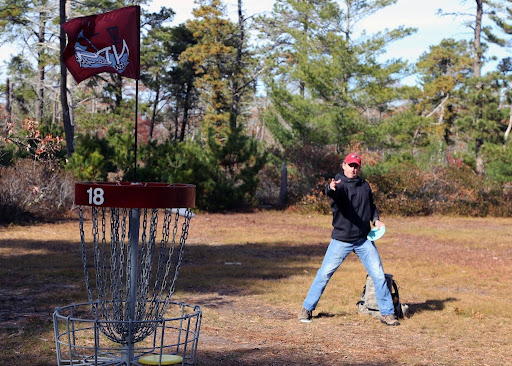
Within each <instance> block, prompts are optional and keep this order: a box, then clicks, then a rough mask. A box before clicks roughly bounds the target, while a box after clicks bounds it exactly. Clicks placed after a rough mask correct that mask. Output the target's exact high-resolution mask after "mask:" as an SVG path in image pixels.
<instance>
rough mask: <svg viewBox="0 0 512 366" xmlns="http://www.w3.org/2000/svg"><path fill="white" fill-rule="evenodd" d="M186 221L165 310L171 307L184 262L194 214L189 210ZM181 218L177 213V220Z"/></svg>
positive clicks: (182, 227)
mask: <svg viewBox="0 0 512 366" xmlns="http://www.w3.org/2000/svg"><path fill="white" fill-rule="evenodd" d="M183 216H184V221H183V224H182V226H181V238H180V244H179V251H178V260H177V261H176V262H175V265H174V276H173V278H172V282H171V283H170V286H169V292H168V293H167V296H166V298H165V306H164V309H165V308H167V306H168V305H169V302H170V301H171V296H172V294H173V293H174V290H175V287H176V279H177V278H178V273H179V270H180V266H181V261H182V260H183V253H184V249H185V242H186V241H187V238H188V229H189V226H190V219H191V218H192V212H191V211H190V210H189V209H188V208H187V210H186V211H185V215H183ZM178 217H179V211H178V212H176V218H178ZM177 224H178V221H177V220H176V223H175V226H177Z"/></svg>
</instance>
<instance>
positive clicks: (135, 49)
mask: <svg viewBox="0 0 512 366" xmlns="http://www.w3.org/2000/svg"><path fill="white" fill-rule="evenodd" d="M62 28H63V29H64V31H65V32H66V34H67V35H68V44H67V45H66V48H65V49H64V52H63V54H62V59H63V62H64V64H65V65H66V67H67V68H68V70H69V72H70V73H71V74H72V75H73V77H74V78H75V80H76V82H77V83H80V82H81V81H83V80H85V79H88V78H90V77H91V76H94V75H97V74H99V73H102V72H110V73H119V74H121V75H123V76H126V77H129V78H132V79H140V7H139V6H138V5H136V6H129V7H126V8H121V9H116V10H113V11H109V12H108V13H103V14H98V15H90V16H87V17H80V18H74V19H71V20H70V21H68V22H66V23H64V24H62Z"/></svg>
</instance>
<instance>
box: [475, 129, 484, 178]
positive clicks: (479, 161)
mask: <svg viewBox="0 0 512 366" xmlns="http://www.w3.org/2000/svg"><path fill="white" fill-rule="evenodd" d="M483 144H484V140H483V139H482V138H478V139H476V141H475V170H476V174H478V175H484V174H485V169H484V159H483V158H482V156H481V155H480V149H481V148H482V145H483Z"/></svg>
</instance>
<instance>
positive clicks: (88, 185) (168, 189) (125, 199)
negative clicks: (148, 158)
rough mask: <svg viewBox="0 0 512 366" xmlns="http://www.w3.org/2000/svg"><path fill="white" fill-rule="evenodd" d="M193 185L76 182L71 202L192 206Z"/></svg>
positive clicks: (175, 206)
mask: <svg viewBox="0 0 512 366" xmlns="http://www.w3.org/2000/svg"><path fill="white" fill-rule="evenodd" d="M195 200H196V186H195V185H194V184H185V183H156V182H77V183H75V205H78V206H97V207H119V208H193V207H195Z"/></svg>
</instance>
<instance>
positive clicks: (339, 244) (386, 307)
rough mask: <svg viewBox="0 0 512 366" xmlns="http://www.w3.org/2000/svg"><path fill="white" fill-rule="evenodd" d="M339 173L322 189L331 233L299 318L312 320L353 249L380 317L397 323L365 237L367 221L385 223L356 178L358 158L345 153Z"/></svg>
mask: <svg viewBox="0 0 512 366" xmlns="http://www.w3.org/2000/svg"><path fill="white" fill-rule="evenodd" d="M342 169H343V173H342V174H337V175H336V177H335V178H334V179H332V180H331V182H330V183H329V185H328V186H327V187H326V189H325V193H326V194H327V196H329V197H330V198H331V210H332V213H333V217H332V226H333V230H332V234H331V243H330V244H329V247H328V248H327V252H326V253H325V257H324V260H323V263H322V266H321V267H320V269H319V270H318V272H317V274H316V277H315V279H314V280H313V283H312V284H311V287H310V288H309V292H308V295H307V296H306V299H305V300H304V303H303V308H302V310H301V311H300V313H299V319H300V320H301V321H302V322H311V318H312V313H313V310H315V308H316V305H317V304H318V301H319V300H320V297H321V296H322V293H323V292H324V289H325V286H327V283H328V282H329V280H330V278H331V277H332V275H333V274H334V272H335V271H336V270H337V269H338V267H339V266H340V264H341V263H342V262H343V260H344V259H345V258H346V257H347V256H348V255H349V254H350V252H352V251H354V252H355V253H356V254H357V256H358V257H359V258H360V259H361V262H362V263H363V265H364V266H365V268H366V271H367V272H368V274H369V275H370V277H371V278H372V280H373V283H374V285H375V295H376V297H377V303H378V305H379V310H380V314H381V317H380V319H381V321H382V322H383V323H384V324H387V325H392V326H393V325H399V324H400V323H399V322H398V320H397V318H396V316H395V313H394V307H393V300H392V299H391V293H390V292H389V288H388V286H387V282H386V278H385V275H384V268H383V267H382V261H381V259H380V256H379V252H378V251H377V247H376V246H375V243H374V242H373V241H370V240H368V239H367V235H368V233H369V232H370V221H372V222H373V225H374V226H375V227H377V228H380V227H381V226H384V224H383V223H382V222H381V221H380V220H379V214H378V212H377V207H376V206H375V203H374V201H373V193H372V190H371V188H370V185H369V184H368V182H366V181H365V180H363V179H361V178H359V172H360V171H361V158H360V157H359V155H357V154H354V153H352V154H348V155H347V157H346V158H345V160H344V161H343V163H342Z"/></svg>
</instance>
